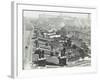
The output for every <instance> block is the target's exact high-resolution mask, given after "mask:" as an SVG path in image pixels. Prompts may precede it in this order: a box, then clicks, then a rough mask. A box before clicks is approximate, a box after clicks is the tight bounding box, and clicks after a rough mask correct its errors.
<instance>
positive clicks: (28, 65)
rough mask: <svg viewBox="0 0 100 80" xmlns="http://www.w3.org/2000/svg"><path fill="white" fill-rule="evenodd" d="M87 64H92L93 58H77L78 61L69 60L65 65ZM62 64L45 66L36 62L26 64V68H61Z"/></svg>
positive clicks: (78, 65)
mask: <svg viewBox="0 0 100 80" xmlns="http://www.w3.org/2000/svg"><path fill="white" fill-rule="evenodd" d="M85 66H91V60H90V59H88V60H77V61H73V62H68V63H67V65H65V66H64V67H66V68H67V67H85ZM59 67H61V66H58V65H46V66H45V67H40V66H37V65H36V64H33V65H32V64H31V63H29V64H26V65H25V68H24V69H38V68H43V69H44V68H59Z"/></svg>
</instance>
